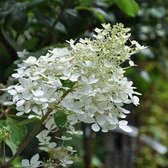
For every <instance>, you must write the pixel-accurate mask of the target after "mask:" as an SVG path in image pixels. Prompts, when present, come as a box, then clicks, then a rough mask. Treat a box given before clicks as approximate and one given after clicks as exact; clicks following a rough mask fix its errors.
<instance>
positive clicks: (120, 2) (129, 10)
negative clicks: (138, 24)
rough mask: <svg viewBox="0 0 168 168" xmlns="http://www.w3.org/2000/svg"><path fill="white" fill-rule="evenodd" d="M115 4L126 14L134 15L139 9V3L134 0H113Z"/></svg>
mask: <svg viewBox="0 0 168 168" xmlns="http://www.w3.org/2000/svg"><path fill="white" fill-rule="evenodd" d="M115 4H116V5H117V6H118V7H119V8H120V10H121V11H122V12H124V13H125V14H127V15H128V16H132V17H135V16H136V14H137V13H138V10H139V5H138V3H137V2H136V1H135V0H115Z"/></svg>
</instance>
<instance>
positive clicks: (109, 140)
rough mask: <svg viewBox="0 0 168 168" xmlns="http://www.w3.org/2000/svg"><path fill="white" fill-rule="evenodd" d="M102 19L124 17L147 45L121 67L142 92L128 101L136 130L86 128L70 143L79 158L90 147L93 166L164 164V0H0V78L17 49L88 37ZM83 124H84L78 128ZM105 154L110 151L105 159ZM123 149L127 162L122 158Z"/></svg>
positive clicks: (167, 44) (167, 31) (38, 51)
mask: <svg viewBox="0 0 168 168" xmlns="http://www.w3.org/2000/svg"><path fill="white" fill-rule="evenodd" d="M104 22H106V23H107V22H108V23H111V24H112V25H113V24H115V23H118V22H122V23H124V24H125V26H127V27H130V28H131V29H132V30H131V33H132V38H133V39H136V40H137V41H139V42H140V44H143V45H146V46H148V48H147V49H146V50H144V51H142V52H141V53H140V54H138V55H137V56H134V57H133V60H134V61H135V63H136V64H137V65H138V67H135V68H134V69H130V70H128V71H127V76H128V78H131V80H133V81H134V85H135V86H136V87H137V88H138V91H139V92H141V93H142V96H141V97H140V99H141V101H140V106H139V107H136V108H135V107H132V106H131V107H128V108H130V109H131V111H132V114H130V116H129V120H130V124H131V125H133V126H135V127H136V131H137V130H138V133H137V135H136V136H133V135H129V136H127V135H123V134H122V133H116V132H115V133H113V132H112V133H109V134H102V133H97V134H93V133H90V134H89V137H87V136H88V135H86V134H84V137H80V136H78V137H75V138H74V139H73V142H72V144H73V145H74V147H75V148H77V149H78V151H79V156H81V158H82V157H83V156H84V153H86V155H87V156H86V155H85V162H87V161H86V160H87V159H88V158H87V157H91V155H92V150H91V149H92V148H93V157H92V162H91V164H92V167H95V168H102V167H106V168H110V167H112V166H113V167H114V168H115V167H117V166H118V167H121V168H127V167H128V168H132V167H137V168H143V167H145V168H158V167H159V168H166V167H168V155H167V147H168V141H167V138H168V84H167V83H168V1H167V0H155V1H154V0H148V1H145V0H137V1H135V0H0V83H1V84H4V85H5V84H6V83H7V79H8V77H9V76H10V75H11V74H12V73H13V72H14V68H15V65H14V64H13V62H14V61H15V60H17V59H18V55H17V52H18V51H22V50H25V49H26V50H27V51H29V52H30V54H29V55H35V56H37V57H38V56H40V55H42V54H45V53H46V52H47V50H48V49H52V48H54V47H62V46H66V45H67V44H66V43H65V42H66V40H69V39H70V38H73V39H77V38H79V37H86V36H87V37H91V35H92V33H93V32H92V30H93V28H95V27H101V23H104ZM87 129H88V128H87V126H84V130H87ZM89 131H90V129H89ZM130 137H132V138H130ZM144 137H145V138H147V140H144ZM83 139H84V140H83ZM83 141H84V148H82V146H83ZM145 142H148V143H145ZM88 144H89V147H88ZM159 145H160V146H159ZM87 148H89V149H88V150H87ZM128 148H130V149H131V150H129V149H128ZM107 149H108V150H107ZM124 150H125V151H126V152H125V153H124V152H123V151H124ZM107 155H108V156H107ZM109 155H111V156H113V158H112V160H111V165H109V161H108V157H109ZM128 155H129V162H131V163H128V160H127V158H128ZM121 156H123V157H125V158H123V157H122V158H120V157H121ZM117 157H118V158H119V159H118V160H117ZM130 157H131V159H130ZM81 158H80V157H76V162H75V165H74V167H78V168H80V167H81V168H82V167H84V164H85V165H86V163H84V162H83V160H82V159H81ZM86 158H87V159H86ZM114 158H115V161H114ZM124 160H125V161H124ZM118 162H120V163H121V162H122V164H120V163H118ZM14 164H17V161H16V163H14ZM85 167H86V166H85ZM87 168H89V167H87Z"/></svg>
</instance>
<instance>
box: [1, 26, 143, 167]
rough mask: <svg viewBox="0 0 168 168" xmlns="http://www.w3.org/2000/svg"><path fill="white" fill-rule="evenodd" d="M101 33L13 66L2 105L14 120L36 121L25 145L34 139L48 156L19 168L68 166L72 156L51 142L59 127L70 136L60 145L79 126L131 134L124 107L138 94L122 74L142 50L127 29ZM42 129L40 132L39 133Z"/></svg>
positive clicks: (71, 151) (135, 101) (70, 150)
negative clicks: (12, 107)
mask: <svg viewBox="0 0 168 168" xmlns="http://www.w3.org/2000/svg"><path fill="white" fill-rule="evenodd" d="M102 27H103V28H102V29H99V28H96V29H95V30H94V32H95V34H94V36H93V38H85V39H79V41H78V42H76V41H74V40H70V41H68V43H69V45H70V47H69V48H54V49H53V50H49V51H48V53H47V54H46V55H45V56H40V57H39V58H36V57H33V56H30V57H28V58H27V59H26V60H23V62H21V63H20V62H19V63H18V68H17V69H16V73H14V74H13V75H12V77H13V78H14V80H15V84H14V85H11V86H9V87H8V88H7V92H8V93H9V94H10V95H11V97H10V98H11V99H10V100H9V101H5V102H4V104H5V105H12V104H14V105H15V106H16V110H17V113H16V115H17V116H25V117H27V118H29V119H31V118H38V119H39V120H40V123H41V124H39V126H37V128H35V129H34V130H33V131H32V136H29V137H28V138H29V139H27V141H26V142H27V144H28V142H29V141H30V140H31V137H33V136H36V137H37V139H38V141H39V149H40V150H42V151H45V152H47V153H49V156H50V158H49V159H48V160H46V161H44V160H40V161H39V154H35V155H34V156H33V157H32V158H31V160H30V161H29V160H27V159H23V160H22V166H23V167H38V166H43V167H46V168H47V167H57V166H60V165H61V166H62V167H68V166H69V165H71V164H73V154H74V153H75V152H76V151H75V150H74V149H73V148H72V147H71V146H64V145H61V146H60V145H58V144H57V143H56V142H54V140H53V139H52V138H51V135H52V134H53V133H54V132H56V131H58V130H59V129H60V128H61V127H64V128H66V130H67V133H68V134H69V137H66V136H64V135H62V136H61V137H56V138H58V139H60V140H61V141H62V142H63V141H65V140H69V139H71V137H70V136H71V134H76V133H79V134H80V133H82V132H81V131H80V130H75V124H77V123H81V122H84V123H89V124H90V125H91V128H92V129H93V131H95V132H98V131H99V130H101V131H102V132H108V131H109V130H113V129H115V128H116V127H119V128H121V129H122V130H124V131H128V132H130V131H131V128H130V127H128V126H127V121H126V120H125V118H126V116H127V114H129V113H130V111H128V110H127V109H125V108H124V105H126V104H132V103H133V104H134V105H136V106H137V105H138V104H139V98H138V97H137V95H140V94H139V93H138V92H136V90H135V89H136V88H135V87H133V82H132V81H130V80H128V79H127V77H125V76H124V73H125V70H126V69H127V68H129V67H131V66H135V65H134V62H133V61H132V60H131V58H130V57H131V55H133V54H135V53H137V52H139V51H140V50H142V49H144V48H145V47H143V46H141V45H140V44H139V43H138V42H136V41H134V40H130V33H129V31H130V29H129V28H124V26H123V24H116V25H114V26H113V27H112V26H111V25H110V24H102ZM22 54H23V55H24V53H22ZM126 62H127V63H126ZM123 63H125V64H123ZM124 65H126V66H124ZM41 125H44V127H43V128H44V129H43V130H41V132H38V131H39V130H40V127H41ZM37 132H38V135H36V134H37ZM27 144H26V145H27ZM18 154H19V152H18V153H17V154H15V156H16V155H18Z"/></svg>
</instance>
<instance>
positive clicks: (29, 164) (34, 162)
mask: <svg viewBox="0 0 168 168" xmlns="http://www.w3.org/2000/svg"><path fill="white" fill-rule="evenodd" d="M41 163H42V161H39V154H38V153H37V154H35V155H34V156H33V157H32V158H31V159H30V161H29V160H27V159H23V160H22V167H24V168H37V167H40V164H41Z"/></svg>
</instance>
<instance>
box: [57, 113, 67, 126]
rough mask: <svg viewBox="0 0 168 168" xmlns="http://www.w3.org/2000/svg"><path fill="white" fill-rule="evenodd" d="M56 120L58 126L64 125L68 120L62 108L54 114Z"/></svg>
mask: <svg viewBox="0 0 168 168" xmlns="http://www.w3.org/2000/svg"><path fill="white" fill-rule="evenodd" d="M54 120H55V124H56V125H57V126H58V127H63V126H64V125H65V124H66V122H67V116H66V114H65V113H64V112H63V111H62V110H58V111H57V112H56V113H55V115H54Z"/></svg>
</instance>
